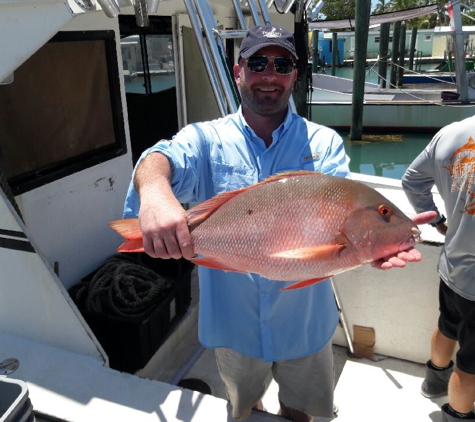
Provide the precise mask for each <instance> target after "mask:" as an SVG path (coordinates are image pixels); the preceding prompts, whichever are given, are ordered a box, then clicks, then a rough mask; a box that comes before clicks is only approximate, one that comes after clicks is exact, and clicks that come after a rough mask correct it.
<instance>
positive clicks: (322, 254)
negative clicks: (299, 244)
mask: <svg viewBox="0 0 475 422" xmlns="http://www.w3.org/2000/svg"><path fill="white" fill-rule="evenodd" d="M345 248H346V243H337V244H331V245H316V246H308V247H306V248H299V249H289V250H287V251H282V252H277V253H274V254H272V255H271V257H272V258H287V259H298V260H301V261H318V260H323V259H331V258H336V257H338V255H339V254H340V252H341V251H342V250H343V249H345Z"/></svg>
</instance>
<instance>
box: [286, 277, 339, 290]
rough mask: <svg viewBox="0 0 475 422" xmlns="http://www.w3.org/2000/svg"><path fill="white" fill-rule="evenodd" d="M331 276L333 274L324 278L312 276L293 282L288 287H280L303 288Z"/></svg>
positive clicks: (288, 288)
mask: <svg viewBox="0 0 475 422" xmlns="http://www.w3.org/2000/svg"><path fill="white" fill-rule="evenodd" d="M330 277H331V276H328V277H322V278H312V279H310V280H303V281H298V282H297V283H294V284H291V285H290V286H287V287H284V288H283V289H280V291H285V290H295V289H302V288H304V287H308V286H311V285H312V284H317V283H320V281H323V280H326V279H327V278H330Z"/></svg>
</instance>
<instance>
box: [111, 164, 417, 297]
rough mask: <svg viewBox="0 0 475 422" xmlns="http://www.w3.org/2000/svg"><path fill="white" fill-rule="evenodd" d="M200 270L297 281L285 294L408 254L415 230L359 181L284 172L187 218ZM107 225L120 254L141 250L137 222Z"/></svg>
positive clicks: (191, 212)
mask: <svg viewBox="0 0 475 422" xmlns="http://www.w3.org/2000/svg"><path fill="white" fill-rule="evenodd" d="M187 220H188V225H189V227H190V232H191V237H192V241H193V248H194V252H195V254H197V255H200V256H195V257H194V258H192V259H191V261H192V262H194V263H195V264H198V265H203V266H206V267H210V268H215V269H219V270H224V271H235V272H241V273H256V274H260V275H262V276H264V277H267V278H270V279H273V280H278V281H295V282H296V283H294V284H292V285H291V286H289V287H286V288H285V289H283V290H290V289H297V288H300V287H305V286H310V285H312V284H315V283H318V282H319V281H321V280H324V279H326V278H328V277H331V276H334V275H336V274H339V273H342V272H344V271H348V270H351V269H353V268H357V267H360V266H362V265H364V264H367V263H369V262H372V261H375V260H377V259H380V258H383V257H385V256H388V255H391V254H394V253H396V252H398V251H402V250H405V249H407V248H409V247H410V246H412V245H414V244H415V243H417V242H419V241H420V231H419V230H418V228H417V226H416V225H415V224H414V223H413V222H412V220H411V219H409V218H408V217H407V216H406V215H405V214H404V213H403V212H402V211H401V210H399V209H398V208H397V207H396V206H395V205H394V204H392V203H391V202H390V201H388V200H387V199H386V198H385V197H384V196H382V195H381V194H380V193H379V192H377V191H376V190H374V189H372V188H370V187H369V186H366V185H365V184H363V183H360V182H357V181H354V180H350V179H345V178H342V177H336V176H328V175H325V174H322V173H316V172H310V171H298V172H287V173H281V174H278V175H275V176H272V177H269V178H268V179H266V180H264V181H263V182H260V183H257V184H255V185H252V186H249V187H246V188H243V189H239V190H234V191H230V192H223V193H220V194H218V195H216V196H215V197H213V198H211V199H209V200H207V201H205V202H203V203H201V204H200V205H197V206H196V207H194V208H192V209H190V210H189V211H188V213H187ZM109 225H110V226H111V227H112V228H113V229H114V230H116V231H117V232H118V233H120V234H121V235H122V236H123V237H124V238H125V239H126V241H125V242H124V243H123V244H122V245H121V246H120V247H119V248H118V251H119V252H143V251H144V248H143V241H142V233H141V230H140V226H139V223H138V220H137V219H126V220H116V221H112V222H111V223H109Z"/></svg>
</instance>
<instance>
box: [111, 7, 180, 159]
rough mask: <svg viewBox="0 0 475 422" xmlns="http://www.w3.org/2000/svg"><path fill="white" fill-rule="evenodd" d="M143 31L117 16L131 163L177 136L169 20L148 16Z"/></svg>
mask: <svg viewBox="0 0 475 422" xmlns="http://www.w3.org/2000/svg"><path fill="white" fill-rule="evenodd" d="M149 21H150V24H149V26H148V27H146V28H140V27H138V26H137V23H136V20H135V16H119V25H120V33H121V51H122V66H123V69H124V84H125V91H126V99H127V112H128V117H129V127H130V138H131V145H132V159H133V162H134V164H135V163H136V162H137V160H138V158H139V157H140V154H141V153H142V152H143V151H144V150H145V149H147V148H149V147H150V146H152V145H154V144H155V143H156V142H157V141H159V140H160V139H170V138H171V137H172V136H173V135H175V134H176V133H177V132H178V107H177V94H176V79H175V63H174V54H173V49H174V46H173V36H172V18H171V17H167V16H150V17H149Z"/></svg>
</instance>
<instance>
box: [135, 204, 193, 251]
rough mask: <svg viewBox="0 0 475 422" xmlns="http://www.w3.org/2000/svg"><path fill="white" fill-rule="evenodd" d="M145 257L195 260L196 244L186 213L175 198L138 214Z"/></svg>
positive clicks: (144, 207)
mask: <svg viewBox="0 0 475 422" xmlns="http://www.w3.org/2000/svg"><path fill="white" fill-rule="evenodd" d="M139 223H140V228H141V230H142V236H143V245H144V249H145V253H147V254H148V255H150V256H151V257H153V258H162V259H169V258H174V259H178V258H181V257H184V258H185V259H190V258H192V257H193V255H194V252H193V244H192V241H191V234H190V230H189V228H188V224H187V220H186V212H185V210H184V209H183V207H182V206H181V205H180V204H179V203H178V201H176V200H175V199H174V198H173V199H172V200H170V201H169V202H167V203H166V204H165V203H162V204H160V205H155V206H153V207H147V206H142V207H141V208H140V212H139Z"/></svg>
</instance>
